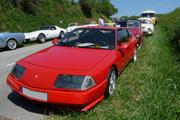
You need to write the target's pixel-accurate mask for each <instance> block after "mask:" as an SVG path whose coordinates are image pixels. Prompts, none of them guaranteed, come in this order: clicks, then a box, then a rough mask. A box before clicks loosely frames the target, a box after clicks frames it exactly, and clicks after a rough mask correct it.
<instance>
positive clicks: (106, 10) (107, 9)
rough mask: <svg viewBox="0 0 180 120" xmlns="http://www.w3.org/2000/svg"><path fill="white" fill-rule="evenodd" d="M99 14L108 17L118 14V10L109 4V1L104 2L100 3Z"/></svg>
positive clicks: (104, 0) (103, 0)
mask: <svg viewBox="0 0 180 120" xmlns="http://www.w3.org/2000/svg"><path fill="white" fill-rule="evenodd" d="M98 4H99V5H98V7H97V12H99V13H102V14H104V15H105V16H107V17H110V16H112V15H113V14H114V13H117V11H118V10H117V9H116V8H115V7H114V6H113V5H112V4H111V3H110V2H109V0H102V1H101V2H100V3H98Z"/></svg>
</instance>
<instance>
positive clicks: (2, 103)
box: [0, 42, 51, 120]
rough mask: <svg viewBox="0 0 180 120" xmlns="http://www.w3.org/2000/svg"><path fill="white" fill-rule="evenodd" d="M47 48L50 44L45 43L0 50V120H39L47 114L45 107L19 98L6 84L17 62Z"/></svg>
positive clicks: (47, 109) (46, 107)
mask: <svg viewBox="0 0 180 120" xmlns="http://www.w3.org/2000/svg"><path fill="white" fill-rule="evenodd" d="M49 46H51V43H50V42H46V43H43V44H36V45H32V46H27V47H21V48H18V49H16V50H11V51H9V50H5V49H0V120H2V119H4V120H5V119H6V120H8V119H10V120H11V119H12V120H40V119H43V118H44V117H45V116H46V114H48V113H49V107H48V106H47V105H40V104H37V103H32V102H31V101H28V100H26V99H23V98H21V97H19V96H18V95H16V94H15V93H12V91H11V89H10V88H9V87H8V86H7V84H6V78H7V75H8V73H9V72H10V71H11V69H12V67H13V65H14V64H15V62H16V61H17V60H19V59H21V58H23V57H25V56H27V55H29V54H32V53H34V52H36V51H39V50H41V49H43V48H47V47H49Z"/></svg>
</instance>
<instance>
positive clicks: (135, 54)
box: [132, 48, 137, 62]
mask: <svg viewBox="0 0 180 120" xmlns="http://www.w3.org/2000/svg"><path fill="white" fill-rule="evenodd" d="M132 61H133V62H136V61H137V50H136V48H135V49H134V53H133V58H132Z"/></svg>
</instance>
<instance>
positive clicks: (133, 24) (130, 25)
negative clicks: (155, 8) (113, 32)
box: [127, 21, 140, 27]
mask: <svg viewBox="0 0 180 120" xmlns="http://www.w3.org/2000/svg"><path fill="white" fill-rule="evenodd" d="M127 26H128V27H140V22H139V21H128V25H127Z"/></svg>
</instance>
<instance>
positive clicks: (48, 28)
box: [40, 26, 50, 30]
mask: <svg viewBox="0 0 180 120" xmlns="http://www.w3.org/2000/svg"><path fill="white" fill-rule="evenodd" d="M40 30H50V27H49V26H44V27H40Z"/></svg>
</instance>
